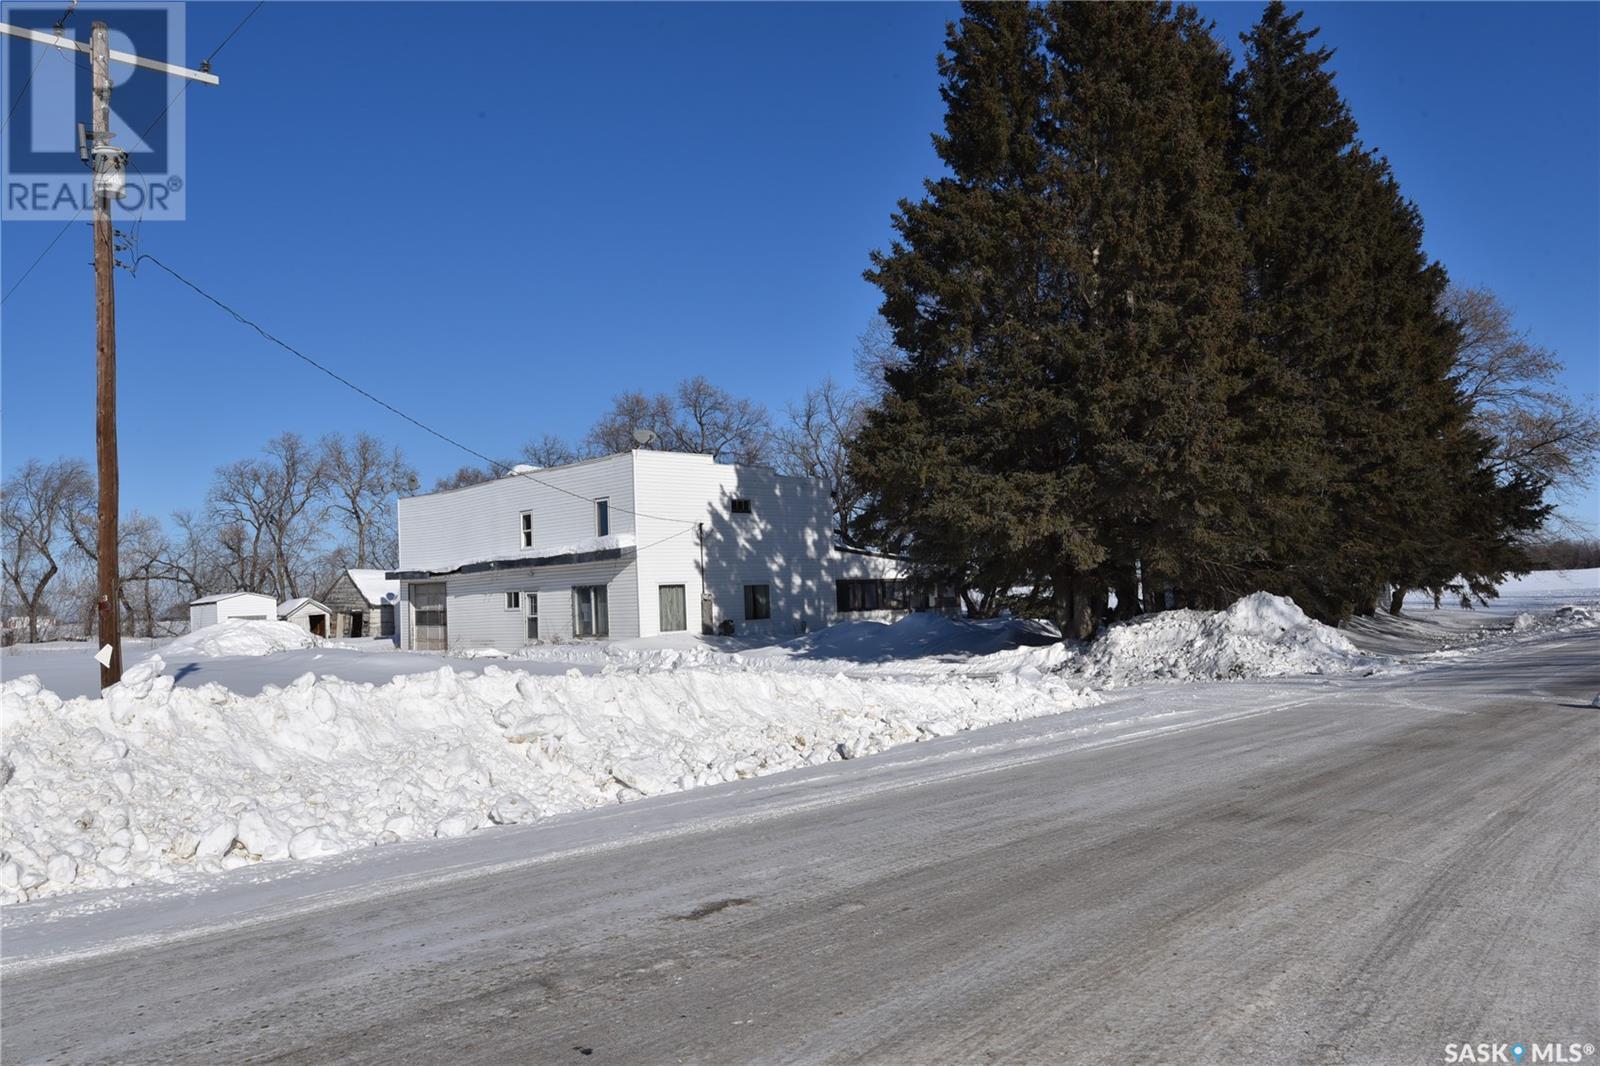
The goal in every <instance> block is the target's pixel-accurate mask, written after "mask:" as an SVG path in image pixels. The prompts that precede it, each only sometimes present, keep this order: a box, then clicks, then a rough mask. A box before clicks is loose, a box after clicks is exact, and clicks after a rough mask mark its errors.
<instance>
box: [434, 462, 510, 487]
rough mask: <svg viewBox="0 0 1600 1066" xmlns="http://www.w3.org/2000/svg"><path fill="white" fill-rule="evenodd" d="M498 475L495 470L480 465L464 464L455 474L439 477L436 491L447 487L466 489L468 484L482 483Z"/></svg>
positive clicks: (436, 481) (435, 484)
mask: <svg viewBox="0 0 1600 1066" xmlns="http://www.w3.org/2000/svg"><path fill="white" fill-rule="evenodd" d="M497 476H498V475H497V474H496V473H495V472H494V471H493V470H485V469H483V468H482V467H478V466H463V467H462V468H460V469H459V470H457V471H456V472H455V473H453V474H446V475H445V476H444V477H442V478H437V479H436V480H435V481H434V483H433V491H434V492H444V491H445V490H447V489H464V488H466V487H467V486H468V485H481V484H483V483H484V482H485V481H493V480H494V479H495V478H496V477H497Z"/></svg>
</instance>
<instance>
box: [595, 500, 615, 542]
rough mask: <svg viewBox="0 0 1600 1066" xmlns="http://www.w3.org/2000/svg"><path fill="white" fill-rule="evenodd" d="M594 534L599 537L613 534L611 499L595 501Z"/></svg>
mask: <svg viewBox="0 0 1600 1066" xmlns="http://www.w3.org/2000/svg"><path fill="white" fill-rule="evenodd" d="M594 535H595V536H597V537H609V536H611V501H610V500H596V501H594Z"/></svg>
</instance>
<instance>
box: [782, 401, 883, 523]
mask: <svg viewBox="0 0 1600 1066" xmlns="http://www.w3.org/2000/svg"><path fill="white" fill-rule="evenodd" d="M788 415H789V422H788V424H787V425H786V426H784V427H782V428H781V429H779V430H778V431H777V433H776V435H775V438H776V446H777V453H778V455H777V458H778V469H779V470H781V471H782V472H783V473H786V474H796V475H800V476H802V477H814V478H820V479H822V480H823V481H826V482H827V483H828V485H829V486H830V488H831V489H832V491H833V514H834V524H835V526H836V527H837V528H838V530H839V533H840V535H841V536H843V537H844V538H845V539H846V540H847V541H848V540H849V538H850V526H851V522H852V521H853V520H854V518H855V516H856V514H857V512H858V511H859V510H860V508H861V501H862V499H863V496H864V493H863V492H862V490H861V487H860V485H859V484H857V482H856V481H855V479H854V478H852V477H851V476H850V467H849V455H850V453H849V444H850V441H851V440H852V439H853V438H854V437H855V435H856V434H857V433H858V432H860V429H861V423H862V420H863V419H864V418H865V416H866V408H865V405H864V404H863V402H862V399H861V397H860V396H858V395H856V394H855V393H853V392H850V391H849V390H848V389H845V388H844V387H842V386H841V385H839V384H838V383H837V382H836V381H834V380H833V379H832V378H828V379H827V380H825V381H823V383H822V384H821V385H819V386H818V387H817V388H814V389H808V390H806V395H805V399H804V400H802V401H801V402H800V403H799V404H790V405H789V408H788Z"/></svg>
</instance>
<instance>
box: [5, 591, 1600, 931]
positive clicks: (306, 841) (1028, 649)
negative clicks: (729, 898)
mask: <svg viewBox="0 0 1600 1066" xmlns="http://www.w3.org/2000/svg"><path fill="white" fill-rule="evenodd" d="M1504 591H1505V595H1504V596H1503V598H1502V599H1501V600H1499V601H1497V602H1496V603H1495V605H1494V606H1493V607H1492V608H1480V609H1478V610H1463V609H1462V608H1460V607H1459V606H1458V605H1446V606H1445V607H1444V608H1442V609H1440V610H1434V609H1433V607H1432V604H1431V602H1428V601H1425V600H1416V601H1415V602H1408V604H1407V608H1406V614H1405V615H1404V616H1403V617H1402V618H1400V619H1390V618H1387V617H1386V616H1385V617H1379V618H1376V619H1367V620H1362V621H1361V622H1360V623H1358V624H1356V625H1354V626H1352V627H1351V628H1350V629H1349V630H1348V631H1339V630H1334V629H1330V628H1328V627H1326V626H1322V625H1319V624H1317V623H1315V622H1312V621H1311V620H1309V619H1307V618H1306V617H1305V616H1304V615H1303V614H1302V613H1300V611H1299V610H1298V609H1297V608H1295V607H1294V605H1293V604H1292V603H1290V602H1289V601H1287V600H1283V599H1280V598H1277V597H1272V596H1267V595H1265V594H1257V595H1255V596H1250V597H1246V598H1245V599H1242V600H1240V601H1239V602H1238V603H1236V604H1235V605H1234V606H1233V607H1231V608H1229V609H1228V610H1226V611H1219V612H1200V611H1173V612H1166V613H1164V614H1160V615H1156V616H1153V617H1151V618H1148V619H1142V620H1138V621H1135V622H1131V623H1128V624H1126V625H1122V626H1117V627H1114V628H1113V629H1111V630H1110V631H1109V632H1108V633H1107V634H1105V635H1104V636H1103V637H1102V638H1101V639H1099V640H1097V641H1095V642H1094V643H1092V644H1089V645H1068V644H1063V643H1061V642H1059V641H1058V640H1056V639H1055V633H1054V631H1053V630H1052V629H1051V628H1050V627H1048V626H1046V625H1043V624H1040V623H1029V622H1020V621H1001V622H983V623H970V622H961V621H953V620H950V619H945V618H942V617H939V616H934V615H915V616H912V617H910V618H907V619H905V620H903V621H901V622H899V623H896V624H893V625H889V624H885V623H879V622H852V623H845V624H842V625H839V626H834V627H831V628H829V629H827V630H823V631H821V632H818V633H814V634H811V635H808V636H807V637H804V638H801V639H799V640H795V641H791V642H788V643H785V644H779V645H772V646H765V647H763V646H751V645H749V644H748V643H739V642H736V641H732V640H721V639H715V638H712V639H702V638H698V637H685V636H678V637H675V638H660V639H653V640H646V641H621V642H615V643H611V644H567V645H548V646H538V647H534V648H530V649H526V650H524V651H520V652H517V653H515V654H513V655H488V656H484V655H479V656H474V657H471V658H466V657H460V658H446V657H440V656H432V655H422V654H414V653H402V652H398V651H395V650H394V649H393V647H392V646H391V645H389V644H388V643H387V642H377V641H371V642H330V641H321V640H318V639H316V638H313V637H311V636H310V635H309V634H306V633H304V632H303V631H300V630H298V629H296V628H295V627H293V626H289V625H287V624H283V623H276V622H241V623H233V624H231V625H230V626H226V627H216V628H213V629H209V630H202V631H200V632H199V633H196V634H191V635H189V636H186V637H182V638H178V639H177V640H174V641H170V642H166V643H161V644H154V645H150V644H146V645H142V646H130V648H129V652H128V659H129V662H130V663H131V664H132V665H131V666H130V668H129V669H128V671H127V675H126V679H125V681H124V683H123V684H122V685H121V686H119V687H117V688H115V689H113V690H111V691H110V692H109V693H108V694H107V696H106V697H105V698H97V697H96V696H95V694H94V664H93V662H92V660H90V659H89V657H88V654H87V651H86V650H85V648H84V646H83V645H81V644H79V645H75V646H71V647H62V646H60V645H55V646H50V647H47V648H29V649H27V650H26V651H23V652H20V653H17V652H15V651H14V650H8V652H9V653H8V654H7V655H5V656H4V657H3V658H0V664H3V666H4V684H3V686H0V716H3V726H4V738H3V740H4V745H3V747H4V751H3V754H0V819H3V838H0V849H3V851H4V855H3V856H0V897H3V898H5V899H8V900H10V901H16V900H21V899H32V898H40V897H49V896H55V895H59V894H62V893H67V892H77V891H82V890H85V889H119V888H122V889H125V888H128V887H130V886H136V885H144V884H158V883H164V884H171V885H174V886H175V887H182V886H185V885H190V886H192V885H198V884H201V883H204V882H205V881H207V880H208V879H210V878H213V877H215V876H217V875H219V874H222V873H225V872H227V871H233V870H239V869H241V868H245V867H254V866H256V865H257V864H273V863H276V862H277V861H279V860H286V859H288V860H300V859H312V858H316V857H318V856H324V855H329V854H333V853H340V852H352V851H357V850H361V849H368V848H370V847H372V846H374V845H380V844H386V843H394V842H398V841H402V840H408V839H423V838H431V837H452V836H460V835H463V834H467V833H470V832H472V831H474V830H477V829H481V828H487V827H491V826H494V825H497V824H500V825H503V824H512V823H519V822H529V821H533V820H538V819H542V818H547V817H549V816H551V815H555V814H558V813H561V812H566V811H575V810H580V809H584V808H590V807H597V806H603V805H608V804H615V803H618V802H624V801H627V800H630V799H636V798H639V797H643V796H649V795H658V794H662V793H669V792H675V791H679V790H683V789H689V788H695V787H700V786H706V785H713V784H718V783H722V782H728V781H734V780H737V779H739V778H745V777H753V776H758V775H763V774H770V773H774V772H779V771H784V770H792V769H798V768H802V767H807V766H815V765H818V764H821V763H826V762H830V761H834V760H839V759H848V758H856V757H859V756H863V755H871V754H874V753H877V752H881V751H884V750H886V749H888V748H891V747H895V746H898V745H902V744H907V743H911V742H915V741H920V740H927V739H931V738H936V737H941V736H947V735H951V734H954V733H959V732H963V731H967V730H972V729H977V728H981V727H986V726H993V725H996V724H999V723H1005V722H1017V721H1022V720H1028V719H1037V718H1041V717H1044V716H1050V715H1060V714H1062V713H1063V712H1079V713H1080V714H1083V715H1084V718H1083V721H1084V722H1085V723H1086V726H1087V725H1088V724H1089V723H1093V724H1094V725H1093V728H1105V727H1107V726H1108V724H1109V723H1113V722H1116V723H1119V724H1121V725H1126V723H1125V722H1121V721H1120V719H1119V718H1118V715H1119V714H1121V713H1122V712H1116V711H1110V710H1108V711H1107V712H1105V713H1100V712H1096V714H1094V715H1090V714H1088V713H1087V712H1086V711H1085V709H1087V708H1092V707H1097V706H1099V705H1102V704H1103V703H1104V701H1105V699H1106V696H1105V695H1104V694H1105V693H1110V692H1112V691H1114V690H1121V689H1125V688H1129V687H1131V686H1139V685H1146V684H1153V683H1169V684H1170V683H1173V682H1194V681H1211V680H1216V679H1234V678H1241V679H1242V678H1260V677H1292V676H1299V675H1324V676H1326V677H1329V678H1359V677H1361V676H1364V675H1368V674H1372V673H1375V672H1383V673H1391V672H1394V671H1402V670H1408V669H1418V668H1423V667H1425V666H1426V665H1427V664H1428V663H1429V662H1433V661H1439V660H1448V659H1450V658H1452V657H1459V656H1462V655H1466V654H1470V653H1471V652H1472V650H1473V649H1481V648H1484V647H1486V646H1489V645H1493V644H1496V643H1514V642H1517V641H1519V640H1524V639H1531V638H1532V637H1533V636H1536V635H1538V634H1540V633H1545V632H1548V631H1550V630H1551V629H1552V628H1578V627H1590V626H1593V625H1595V624H1596V619H1597V617H1600V616H1597V614H1596V609H1597V608H1600V571H1582V572H1568V573H1564V574H1538V575H1532V576H1531V577H1530V578H1529V579H1527V580H1525V581H1522V582H1519V583H1516V584H1515V585H1512V586H1509V587H1507V589H1505V590H1504ZM84 662H87V663H88V665H87V667H85V666H83V663H84ZM84 677H87V679H88V680H87V685H86V686H85V682H84V680H83V678H84ZM1340 683H1350V682H1347V681H1346V682H1340ZM1070 717H1071V716H1069V719H1070Z"/></svg>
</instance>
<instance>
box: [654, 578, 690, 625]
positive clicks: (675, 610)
mask: <svg viewBox="0 0 1600 1066" xmlns="http://www.w3.org/2000/svg"><path fill="white" fill-rule="evenodd" d="M688 628H689V605H688V602H687V599H686V598H685V596H684V591H683V586H682V585H662V586H661V632H663V633H682V632H684V631H685V630H687V629H688Z"/></svg>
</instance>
